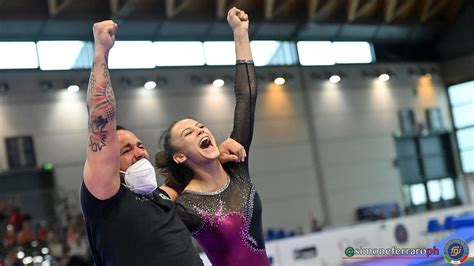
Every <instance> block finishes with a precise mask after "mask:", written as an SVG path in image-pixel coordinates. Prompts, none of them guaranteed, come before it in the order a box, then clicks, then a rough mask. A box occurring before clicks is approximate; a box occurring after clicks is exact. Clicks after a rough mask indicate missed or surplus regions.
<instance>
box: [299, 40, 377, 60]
mask: <svg viewBox="0 0 474 266" xmlns="http://www.w3.org/2000/svg"><path fill="white" fill-rule="evenodd" d="M297 47H298V55H299V59H300V63H301V65H303V66H311V65H313V66H315V65H334V64H361V63H371V62H374V61H375V60H374V52H373V47H372V45H371V44H370V43H368V42H326V41H301V42H298V43H297Z"/></svg>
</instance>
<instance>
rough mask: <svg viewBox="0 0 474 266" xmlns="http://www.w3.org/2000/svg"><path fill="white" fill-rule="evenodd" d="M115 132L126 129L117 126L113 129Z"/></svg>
mask: <svg viewBox="0 0 474 266" xmlns="http://www.w3.org/2000/svg"><path fill="white" fill-rule="evenodd" d="M115 130H117V131H119V130H128V129H126V128H125V127H123V126H121V125H117V126H116V127H115Z"/></svg>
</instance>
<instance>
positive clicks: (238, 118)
mask: <svg viewBox="0 0 474 266" xmlns="http://www.w3.org/2000/svg"><path fill="white" fill-rule="evenodd" d="M235 80H236V84H235V95H236V107H235V113H234V128H233V130H232V134H231V138H233V139H235V140H236V141H238V142H239V143H241V144H242V145H243V146H244V148H245V150H246V151H247V158H246V160H245V162H243V163H228V164H226V165H224V168H225V170H226V172H227V174H228V178H227V182H226V184H225V186H224V187H222V188H221V189H219V190H218V191H215V192H196V191H189V190H185V191H184V192H183V193H182V194H181V196H180V197H179V198H178V200H177V202H176V211H177V212H178V215H179V216H180V217H181V219H182V220H183V222H184V223H185V225H186V226H187V228H188V230H189V231H190V232H191V233H192V235H193V237H194V238H195V239H196V240H197V241H198V242H199V244H200V245H201V246H202V248H203V249H204V251H205V252H206V255H207V257H208V258H209V260H210V261H211V263H212V265H214V266H221V265H226V266H230V265H239V266H241V265H246V266H265V265H270V264H269V262H268V258H267V254H266V252H265V242H264V239H263V230H262V205H261V201H260V197H259V196H258V193H257V191H256V190H255V187H254V186H253V184H252V182H251V181H250V174H249V169H248V157H249V156H248V154H249V147H250V143H251V142H252V135H253V125H254V115H255V103H256V99H257V86H256V78H255V68H254V66H253V64H248V63H243V64H237V66H236V78H235Z"/></svg>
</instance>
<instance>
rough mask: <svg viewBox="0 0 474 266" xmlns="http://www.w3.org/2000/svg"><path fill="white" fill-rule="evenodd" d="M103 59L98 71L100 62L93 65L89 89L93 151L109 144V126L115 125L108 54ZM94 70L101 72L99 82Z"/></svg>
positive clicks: (90, 134)
mask: <svg viewBox="0 0 474 266" xmlns="http://www.w3.org/2000/svg"><path fill="white" fill-rule="evenodd" d="M103 60H104V62H103V63H101V64H100V69H99V70H98V71H97V70H96V65H99V64H94V65H93V67H92V69H93V70H92V73H91V76H90V79H89V87H88V89H87V111H88V115H89V150H90V151H92V152H100V151H102V148H103V147H105V146H107V137H108V135H109V134H110V133H112V132H110V129H108V128H109V127H110V125H111V124H113V126H114V127H115V97H114V91H113V90H112V86H111V83H110V76H109V69H108V66H107V55H105V56H104V59H103ZM94 70H96V71H94ZM94 72H95V73H97V72H99V73H100V74H99V76H100V78H98V80H99V82H97V79H96V77H95V73H94ZM112 131H113V130H112ZM112 134H115V133H112Z"/></svg>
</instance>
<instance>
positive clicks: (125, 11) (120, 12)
mask: <svg viewBox="0 0 474 266" xmlns="http://www.w3.org/2000/svg"><path fill="white" fill-rule="evenodd" d="M138 1H139V0H127V1H125V3H123V4H120V0H110V9H111V11H112V16H114V17H119V18H123V17H126V16H128V15H130V13H132V12H133V10H135V8H136V6H137V3H138Z"/></svg>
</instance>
